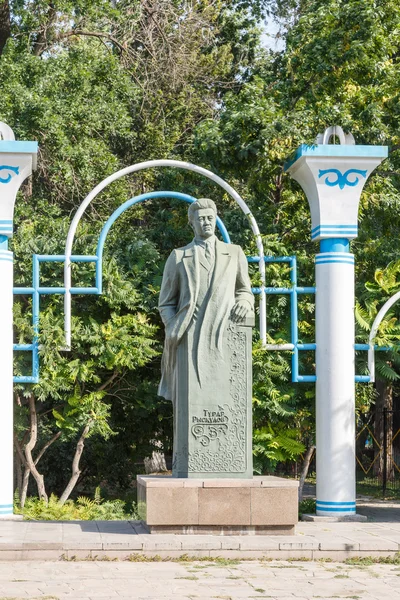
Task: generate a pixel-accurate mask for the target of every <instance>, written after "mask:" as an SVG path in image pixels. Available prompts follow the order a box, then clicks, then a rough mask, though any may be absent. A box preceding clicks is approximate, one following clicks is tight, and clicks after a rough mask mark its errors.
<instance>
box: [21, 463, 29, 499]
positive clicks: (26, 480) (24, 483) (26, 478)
mask: <svg viewBox="0 0 400 600" xmlns="http://www.w3.org/2000/svg"><path fill="white" fill-rule="evenodd" d="M30 474H31V471H30V469H29V467H28V466H26V467H25V469H24V477H23V479H22V486H21V491H20V504H21V508H24V506H25V502H26V497H27V495H28V485H29V477H30Z"/></svg>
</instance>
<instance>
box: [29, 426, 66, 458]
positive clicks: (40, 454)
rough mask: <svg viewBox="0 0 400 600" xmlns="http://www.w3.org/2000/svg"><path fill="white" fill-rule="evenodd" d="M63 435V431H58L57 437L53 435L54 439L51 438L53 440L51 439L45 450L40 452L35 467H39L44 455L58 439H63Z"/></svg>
mask: <svg viewBox="0 0 400 600" xmlns="http://www.w3.org/2000/svg"><path fill="white" fill-rule="evenodd" d="M61 433H62V432H61V431H58V432H57V433H56V434H55V435H53V437H52V438H51V439H50V440H49V441H48V442H46V444H45V445H44V446H43V448H42V449H41V451H40V452H39V454H38V455H37V457H36V460H35V465H37V464H38V462H39V460H40V459H41V458H42V456H43V454H44V453H45V452H46V450H47V449H48V448H50V446H51V445H52V444H53V443H54V442H56V441H57V440H58V438H59V437H61Z"/></svg>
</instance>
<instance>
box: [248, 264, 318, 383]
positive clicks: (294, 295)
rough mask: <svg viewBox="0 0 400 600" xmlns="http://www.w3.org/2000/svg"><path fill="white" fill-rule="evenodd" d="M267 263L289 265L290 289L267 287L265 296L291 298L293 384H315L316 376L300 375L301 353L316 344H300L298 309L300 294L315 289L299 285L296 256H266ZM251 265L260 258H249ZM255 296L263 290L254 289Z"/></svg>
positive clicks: (313, 348)
mask: <svg viewBox="0 0 400 600" xmlns="http://www.w3.org/2000/svg"><path fill="white" fill-rule="evenodd" d="M264 260H265V262H266V263H269V264H271V263H287V264H288V265H289V269H290V283H291V284H292V285H291V287H290V288H284V287H276V288H273V287H266V288H264V294H266V295H279V294H282V295H288V296H290V344H292V345H293V349H292V350H290V352H292V382H293V383H298V382H304V383H306V382H313V381H315V380H316V377H315V375H300V374H299V352H300V351H303V350H315V347H316V346H315V344H299V330H298V309H297V300H298V295H299V294H315V287H301V286H298V285H297V260H296V257H295V256H265V257H264ZM247 261H248V262H249V263H258V262H259V261H260V257H259V256H249V257H248V258H247ZM252 291H253V294H261V293H263V290H262V289H261V288H252Z"/></svg>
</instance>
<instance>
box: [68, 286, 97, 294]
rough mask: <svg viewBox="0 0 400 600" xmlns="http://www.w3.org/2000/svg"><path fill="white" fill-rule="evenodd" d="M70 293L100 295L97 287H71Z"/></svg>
mask: <svg viewBox="0 0 400 600" xmlns="http://www.w3.org/2000/svg"><path fill="white" fill-rule="evenodd" d="M70 292H71V294H101V292H100V290H99V288H97V287H81V288H79V287H72V288H71V289H70Z"/></svg>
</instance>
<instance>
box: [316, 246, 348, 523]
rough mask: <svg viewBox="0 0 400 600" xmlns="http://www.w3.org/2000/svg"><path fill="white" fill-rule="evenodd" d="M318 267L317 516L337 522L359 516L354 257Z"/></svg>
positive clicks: (323, 260) (320, 257)
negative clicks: (341, 517)
mask: <svg viewBox="0 0 400 600" xmlns="http://www.w3.org/2000/svg"><path fill="white" fill-rule="evenodd" d="M334 241H335V240H332V242H334ZM336 241H339V242H340V241H341V240H336ZM327 242H330V240H325V242H324V243H325V244H326V246H325V249H328V248H329V246H328V244H327ZM343 242H345V243H344V244H342V248H343V249H344V248H345V247H346V245H347V241H346V240H343ZM331 247H332V248H334V247H335V246H334V245H333V244H332V245H331ZM339 247H340V244H339ZM336 248H337V246H336ZM315 262H316V267H315V271H316V315H315V321H316V344H317V350H316V373H317V384H316V446H317V451H316V460H317V465H316V468H317V515H320V516H332V517H338V516H343V515H354V514H355V512H356V482H355V381H354V377H355V367H354V256H353V255H352V254H349V253H348V252H337V251H334V252H322V253H321V254H317V256H316V259H315Z"/></svg>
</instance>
